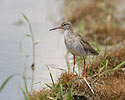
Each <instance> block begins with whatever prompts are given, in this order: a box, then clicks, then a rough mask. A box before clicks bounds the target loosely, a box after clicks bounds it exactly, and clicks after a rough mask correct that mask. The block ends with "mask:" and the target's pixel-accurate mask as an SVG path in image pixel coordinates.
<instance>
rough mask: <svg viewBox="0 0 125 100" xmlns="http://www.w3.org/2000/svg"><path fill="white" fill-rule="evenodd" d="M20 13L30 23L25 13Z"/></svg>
mask: <svg viewBox="0 0 125 100" xmlns="http://www.w3.org/2000/svg"><path fill="white" fill-rule="evenodd" d="M22 15H23V17H24V19H25V20H26V21H27V22H28V23H30V21H29V19H28V18H27V17H26V15H25V14H24V13H22Z"/></svg>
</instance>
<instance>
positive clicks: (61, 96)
mask: <svg viewBox="0 0 125 100" xmlns="http://www.w3.org/2000/svg"><path fill="white" fill-rule="evenodd" d="M59 96H60V99H61V100H63V90H62V84H60V83H59Z"/></svg>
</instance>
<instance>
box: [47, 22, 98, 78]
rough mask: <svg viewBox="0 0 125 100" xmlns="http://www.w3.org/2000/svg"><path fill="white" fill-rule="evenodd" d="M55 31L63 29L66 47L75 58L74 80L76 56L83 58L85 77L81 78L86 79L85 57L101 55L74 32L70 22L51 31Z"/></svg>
mask: <svg viewBox="0 0 125 100" xmlns="http://www.w3.org/2000/svg"><path fill="white" fill-rule="evenodd" d="M55 29H63V30H64V31H65V32H64V40H65V45H66V48H67V49H68V51H69V52H70V53H71V54H72V55H73V56H74V66H73V72H72V76H71V77H72V78H73V77H74V69H75V56H82V57H83V61H84V76H83V77H80V78H86V72H85V66H86V61H85V58H84V56H88V55H98V54H99V53H98V52H97V51H96V50H95V49H94V48H93V47H92V46H91V45H90V44H89V43H88V42H87V41H86V40H85V39H84V38H83V37H82V36H81V35H79V34H77V33H75V32H73V28H72V24H71V23H70V22H63V23H62V24H61V26H59V27H56V28H52V29H50V30H49V31H52V30H55Z"/></svg>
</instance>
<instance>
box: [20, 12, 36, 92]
mask: <svg viewBox="0 0 125 100" xmlns="http://www.w3.org/2000/svg"><path fill="white" fill-rule="evenodd" d="M22 15H23V17H24V19H25V20H26V22H27V23H28V25H29V30H30V34H25V36H27V37H31V41H32V64H31V69H32V82H31V90H33V84H34V77H35V76H34V70H35V45H36V44H37V43H36V41H35V40H34V34H33V30H32V25H31V23H30V21H29V19H28V17H27V16H26V15H25V14H24V13H22Z"/></svg>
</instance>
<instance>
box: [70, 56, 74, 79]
mask: <svg viewBox="0 0 125 100" xmlns="http://www.w3.org/2000/svg"><path fill="white" fill-rule="evenodd" d="M74 71H75V55H74V65H73V72H72V76H71V78H73V77H74V76H75V75H74Z"/></svg>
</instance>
